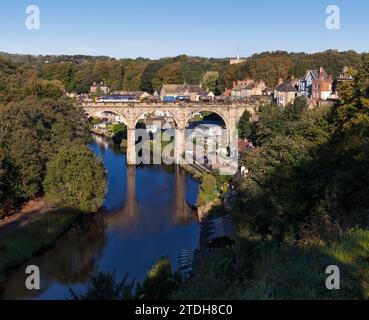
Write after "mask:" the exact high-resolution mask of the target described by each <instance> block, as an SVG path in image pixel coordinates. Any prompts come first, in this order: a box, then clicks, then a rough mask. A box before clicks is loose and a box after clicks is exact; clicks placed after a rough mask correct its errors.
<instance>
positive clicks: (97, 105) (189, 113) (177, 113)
mask: <svg viewBox="0 0 369 320" xmlns="http://www.w3.org/2000/svg"><path fill="white" fill-rule="evenodd" d="M82 108H83V110H84V112H85V114H86V115H87V116H89V117H96V118H102V117H103V116H104V113H106V112H109V113H114V114H116V115H118V116H119V119H120V121H121V122H123V123H124V124H125V125H126V126H127V164H129V165H135V164H136V151H135V145H136V135H135V130H136V125H137V122H138V121H139V120H140V119H143V118H144V117H145V115H147V114H152V113H154V112H155V111H161V112H163V113H165V114H167V115H168V116H169V117H172V118H173V120H174V122H175V124H176V139H177V141H176V148H177V150H176V154H178V155H183V153H184V151H185V150H184V148H185V129H186V127H187V126H188V124H189V121H190V120H191V119H192V118H193V116H194V115H195V114H196V113H201V112H204V111H208V112H212V113H215V114H217V115H219V116H220V117H221V118H222V119H223V121H224V123H225V126H226V129H227V141H228V143H229V144H230V143H231V137H232V133H233V132H234V130H235V129H236V127H237V122H238V120H239V119H240V117H241V116H242V115H243V113H244V112H245V111H246V110H247V111H249V112H250V113H251V115H252V116H253V117H255V116H256V113H255V107H253V106H250V105H248V104H244V103H234V104H221V103H182V104H181V103H171V104H165V103H135V104H129V103H123V102H115V103H110V102H109V103H108V102H91V103H89V102H85V103H82ZM181 159H182V156H180V157H179V158H177V162H180V161H181Z"/></svg>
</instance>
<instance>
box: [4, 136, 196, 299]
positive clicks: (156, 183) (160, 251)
mask: <svg viewBox="0 0 369 320" xmlns="http://www.w3.org/2000/svg"><path fill="white" fill-rule="evenodd" d="M91 149H92V150H93V151H94V152H95V153H96V154H97V155H99V156H101V157H102V159H103V161H104V164H105V167H106V169H107V171H108V177H109V190H108V193H107V196H106V200H105V208H106V211H107V212H106V213H100V214H97V215H94V216H92V217H87V218H85V219H84V220H85V221H81V222H79V223H77V224H76V225H75V226H74V227H73V228H72V229H71V230H70V231H69V232H68V233H67V234H66V235H65V236H63V237H62V238H61V239H59V241H58V242H57V243H56V245H55V247H53V248H52V249H50V250H48V251H46V252H44V253H43V254H41V255H40V256H37V257H34V258H32V259H31V260H30V261H28V262H27V263H26V264H24V265H22V266H21V267H20V268H18V269H17V270H14V271H11V272H9V274H7V275H6V283H5V291H4V297H5V298H8V299H35V298H36V299H64V298H66V297H68V296H69V291H68V287H67V286H68V285H69V286H70V287H72V288H73V289H74V290H75V291H76V292H78V293H82V292H84V290H85V289H86V283H87V281H88V279H89V278H90V276H91V275H92V274H93V273H94V272H96V271H97V270H103V271H113V270H116V272H117V276H119V277H121V276H123V275H124V274H126V273H128V274H129V278H130V279H136V280H137V281H142V280H143V279H144V277H145V275H146V272H147V270H148V269H149V268H150V267H151V266H152V265H153V264H154V263H155V262H156V261H157V260H158V259H159V258H160V257H162V256H168V257H169V258H170V260H171V262H172V266H173V268H177V267H178V265H177V256H178V253H179V251H180V250H181V249H184V248H196V247H198V244H199V236H200V228H199V225H198V223H197V217H196V213H195V212H194V211H193V210H192V209H191V207H193V206H194V205H195V203H196V199H197V194H198V183H197V182H196V181H195V180H194V179H192V178H191V176H189V175H188V174H186V173H185V172H184V171H183V170H181V169H179V168H177V167H164V166H143V167H127V166H126V157H125V154H124V153H123V152H122V151H121V150H120V149H119V148H116V147H115V146H114V145H113V144H112V143H110V142H109V141H108V140H106V139H104V138H99V137H97V138H96V141H95V142H94V143H93V144H92V145H91ZM30 264H35V265H37V266H39V267H40V271H41V290H40V291H37V292H35V291H33V292H31V291H27V290H26V289H25V287H24V281H25V273H24V270H25V267H26V266H27V265H30Z"/></svg>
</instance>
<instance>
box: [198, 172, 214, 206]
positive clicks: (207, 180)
mask: <svg viewBox="0 0 369 320" xmlns="http://www.w3.org/2000/svg"><path fill="white" fill-rule="evenodd" d="M201 180H202V181H201V186H200V191H199V195H198V199H197V205H198V206H202V205H204V204H206V203H208V202H209V201H213V200H215V199H216V197H217V195H218V183H217V178H216V177H214V176H213V175H212V174H210V173H204V174H203V176H202V179H201Z"/></svg>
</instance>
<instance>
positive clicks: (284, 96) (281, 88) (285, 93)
mask: <svg viewBox="0 0 369 320" xmlns="http://www.w3.org/2000/svg"><path fill="white" fill-rule="evenodd" d="M296 96H297V81H296V80H295V77H294V76H292V77H291V79H289V80H287V81H283V79H279V83H278V85H277V86H276V87H275V89H274V100H275V101H276V103H277V105H278V106H282V107H284V106H286V105H288V104H290V103H293V102H294V101H295V99H296Z"/></svg>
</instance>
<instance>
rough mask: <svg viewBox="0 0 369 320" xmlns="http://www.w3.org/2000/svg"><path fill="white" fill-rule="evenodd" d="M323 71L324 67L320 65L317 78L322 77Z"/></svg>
mask: <svg viewBox="0 0 369 320" xmlns="http://www.w3.org/2000/svg"><path fill="white" fill-rule="evenodd" d="M323 73H324V68H323V67H320V68H319V78H320V79H323Z"/></svg>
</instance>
